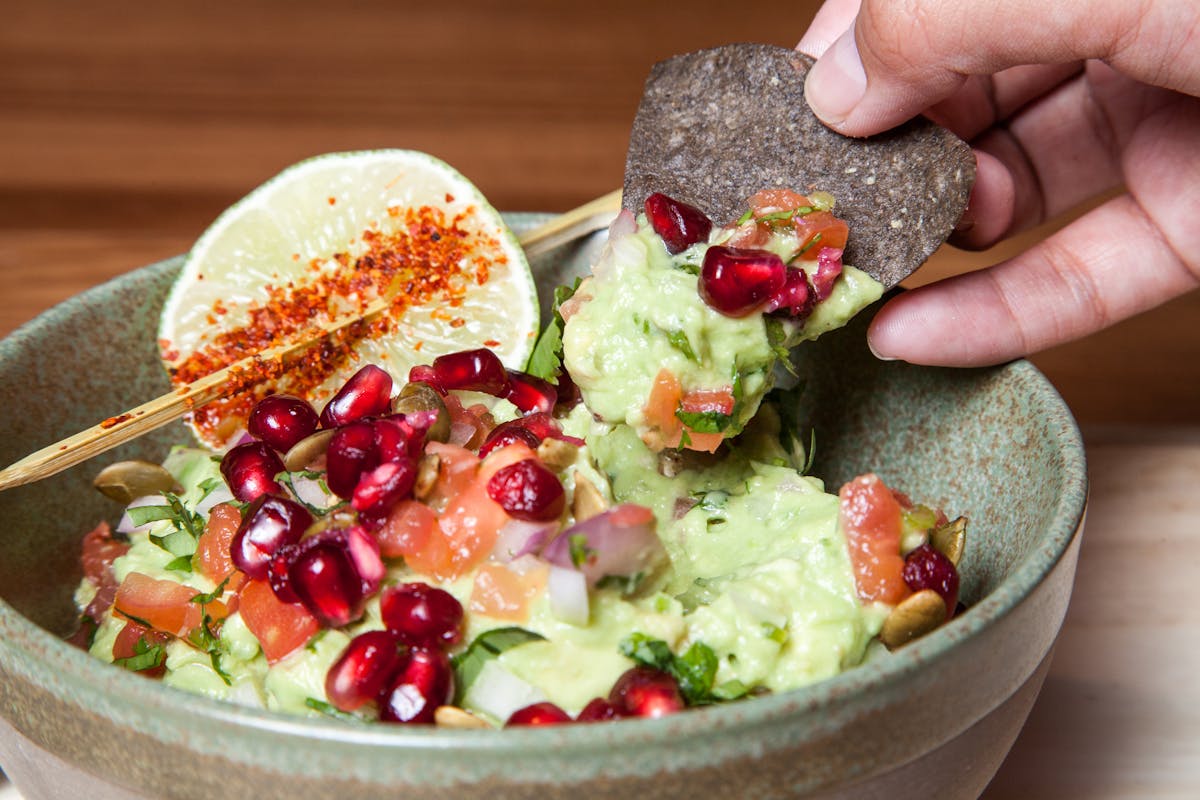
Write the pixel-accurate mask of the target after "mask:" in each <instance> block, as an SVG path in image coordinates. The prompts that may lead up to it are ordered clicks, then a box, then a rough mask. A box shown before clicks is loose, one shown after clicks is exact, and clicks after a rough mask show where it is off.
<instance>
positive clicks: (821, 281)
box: [812, 247, 842, 302]
mask: <svg viewBox="0 0 1200 800" xmlns="http://www.w3.org/2000/svg"><path fill="white" fill-rule="evenodd" d="M841 274H842V251H841V250H839V249H837V248H836V247H822V248H821V251H820V252H819V253H817V271H816V272H814V273H813V276H812V283H813V290H814V291H815V292H816V293H817V302H820V301H822V300H824V299H825V298H826V297H829V295H830V293H832V292H833V284H834V282H835V281H836V280H837V279H838V276H839V275H841Z"/></svg>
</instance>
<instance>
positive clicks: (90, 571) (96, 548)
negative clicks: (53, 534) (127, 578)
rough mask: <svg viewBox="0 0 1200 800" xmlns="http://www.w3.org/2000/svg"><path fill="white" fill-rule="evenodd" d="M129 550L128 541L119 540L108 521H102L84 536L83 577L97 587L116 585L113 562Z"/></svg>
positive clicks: (81, 558) (81, 559) (81, 557)
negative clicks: (114, 536)
mask: <svg viewBox="0 0 1200 800" xmlns="http://www.w3.org/2000/svg"><path fill="white" fill-rule="evenodd" d="M128 550H129V545H128V544H127V543H126V542H119V541H117V540H116V539H114V538H113V537H112V529H111V528H109V526H108V523H107V522H101V523H100V524H99V525H97V526H96V527H95V528H92V529H91V530H90V531H88V533H87V534H85V535H84V537H83V552H82V553H81V555H80V561H81V562H82V565H83V577H84V578H86V579H87V581H88V583H90V584H92V585H93V586H95V587H97V588H100V587H103V586H116V585H117V581H116V579H115V578H114V577H113V574H112V564H113V562H114V561H116V560H117V559H118V558H119V557H120V556H123V555H125V553H126V552H128Z"/></svg>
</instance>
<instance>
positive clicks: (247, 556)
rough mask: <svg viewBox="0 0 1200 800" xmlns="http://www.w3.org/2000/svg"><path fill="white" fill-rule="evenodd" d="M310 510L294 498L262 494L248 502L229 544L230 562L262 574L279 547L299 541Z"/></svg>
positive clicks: (250, 572) (251, 573) (254, 575)
mask: <svg viewBox="0 0 1200 800" xmlns="http://www.w3.org/2000/svg"><path fill="white" fill-rule="evenodd" d="M312 521H313V518H312V514H310V513H308V510H307V509H306V508H305V507H304V506H302V505H300V504H299V503H297V502H294V501H292V500H288V499H286V498H283V497H276V496H274V495H269V494H264V495H262V496H261V497H259V498H258V499H257V500H255V501H254V502H253V503H251V504H250V505H249V506H247V508H246V511H245V512H244V515H243V517H242V524H241V525H240V526H239V527H238V529H237V533H235V534H234V535H233V541H231V542H230V545H229V556H230V558H231V559H232V560H233V565H234V566H235V567H237V568H238V569H240V570H241V571H242V572H244V573H246V575H248V576H249V577H251V578H265V577H266V576H267V572H268V569H269V567H270V562H271V557H272V556H274V555H275V553H276V551H278V550H279V548H280V547H283V546H284V545H287V544H295V543H296V542H298V541H300V537H301V536H303V535H304V531H305V530H306V529H307V528H308V526H309V525H312Z"/></svg>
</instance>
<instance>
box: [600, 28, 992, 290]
mask: <svg viewBox="0 0 1200 800" xmlns="http://www.w3.org/2000/svg"><path fill="white" fill-rule="evenodd" d="M812 64H813V60H812V59H811V58H809V57H808V56H805V55H803V54H802V53H798V52H796V51H794V50H788V49H786V48H783V47H776V46H773V45H763V44H733V45H726V46H723V47H717V48H713V49H711V50H701V51H698V52H695V53H688V54H686V55H682V56H677V57H675V58H672V59H669V60H667V61H663V62H660V63H659V64H657V65H655V66H654V68H653V70H652V71H651V73H650V77H649V78H648V79H647V81H646V90H645V92H644V94H643V95H642V101H641V105H640V106H639V108H638V112H637V116H636V117H635V119H634V122H633V132H632V135H631V138H630V145H629V152H628V155H627V157H626V162H625V185H624V194H623V199H622V202H623V204H624V206H625V207H626V208H628V209H631V210H633V211H634V212H639V211H641V210H642V206H643V204H644V202H645V200H646V197H647V196H649V195H650V194H653V193H654V192H663V193H664V194H667V195H670V196H671V197H674V198H676V199H678V200H682V201H684V202H687V203H691V204H692V205H695V206H697V207H698V208H700V209H702V210H703V211H704V212H705V213H707V214H708V215H709V217H710V218H712V220H713V221H714V222H716V223H718V224H726V223H729V222H731V221H733V220H736V219H737V218H738V217H740V216H741V215H742V213H743V212H744V211H745V210H746V206H745V201H746V198H748V197H749V196H750V195H752V194H754V193H755V192H757V191H758V190H760V189H768V188H788V189H794V190H796V191H799V192H805V191H813V190H817V189H822V190H824V191H827V192H830V193H831V194H833V196H834V197H835V198H836V201H837V205H836V206H835V208H834V213H835V214H836V215H837V216H839V217H841V218H842V219H844V220H846V222H847V223H849V225H850V240H849V243H848V245H847V247H846V253H845V255H844V260H845V262H846V263H848V264H853V265H854V266H856V267H858V268H859V269H862V270H864V271H866V272H868V273H869V274H871V275H872V276H874V277H875V278H876V279H877V280H879V281H880V282H881V283H883V284H884V286H886V287H892V286H894V285H896V284H897V283H899V282H900V281H901V280H903V279H904V278H905V277H907V276H908V275H909V274H911V273H912V272H913V271H914V270H915V269H916V268H917V267H919V266H920V265H921V264H923V263H924V262H925V260H926V259H927V258H929V256H930V254H931V253H933V251H934V250H935V249H937V247H938V246H939V245H940V244H941V243H942V242H944V241H945V240H946V237H948V236H949V235H950V232H951V231H952V230H953V229H954V226H955V224H956V223H957V222H958V219H959V217H960V216H962V212H963V210H964V209H965V208H966V205H967V198H968V197H969V195H970V192H971V185H972V184H973V183H974V180H975V158H974V155H973V154H972V153H971V148H970V147H969V146H968V145H967V144H966V143H965V142H963V141H962V140H961V139H959V138H958V137H957V136H955V135H954V134H952V133H951V132H949V131H947V130H945V129H944V128H941V127H939V126H937V125H935V124H933V123H932V122H930V121H928V120H926V119H923V118H922V119H916V120H912V121H911V122H909V123H907V124H905V125H903V126H901V127H899V128H895V129H893V130H891V131H888V132H886V133H883V134H880V135H878V136H872V137H869V138H863V139H852V138H849V137H846V136H842V135H841V134H838V133H835V132H834V131H832V130H830V129H829V128H827V127H826V126H825V125H824V124H822V123H821V122H820V120H818V119H817V117H816V116H815V115H814V114H813V113H812V111H811V110H810V109H809V107H808V104H807V103H806V102H805V100H804V76H805V75H806V74H807V73H808V70H809V68H810V67H811V66H812Z"/></svg>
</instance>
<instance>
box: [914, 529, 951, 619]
mask: <svg viewBox="0 0 1200 800" xmlns="http://www.w3.org/2000/svg"><path fill="white" fill-rule="evenodd" d="M901 574H902V575H903V576H904V582H905V583H906V584H908V588H910V589H912V590H913V591H914V592H919V591H921V590H922V589H933V590H934V591H935V592H937V593H938V594H939V595H941V596H942V600H944V601H945V602H946V618H947V619H949V618H950V617H952V616H954V612H955V611H956V610H957V608H958V569H957V568H956V567H955V566H954V562H953V561H951V560H950V559H948V558H946V556H944V555H942V553H941V552H940V551H938V550H937V549H936V548H935V547H933V546H931V545H928V544H923V545H921V546H920V547H918V548H916V549H915V550H913V551H912V552H911V553H909V554H908V555H907V556H905V557H904V571H903V572H902V573H901Z"/></svg>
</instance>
